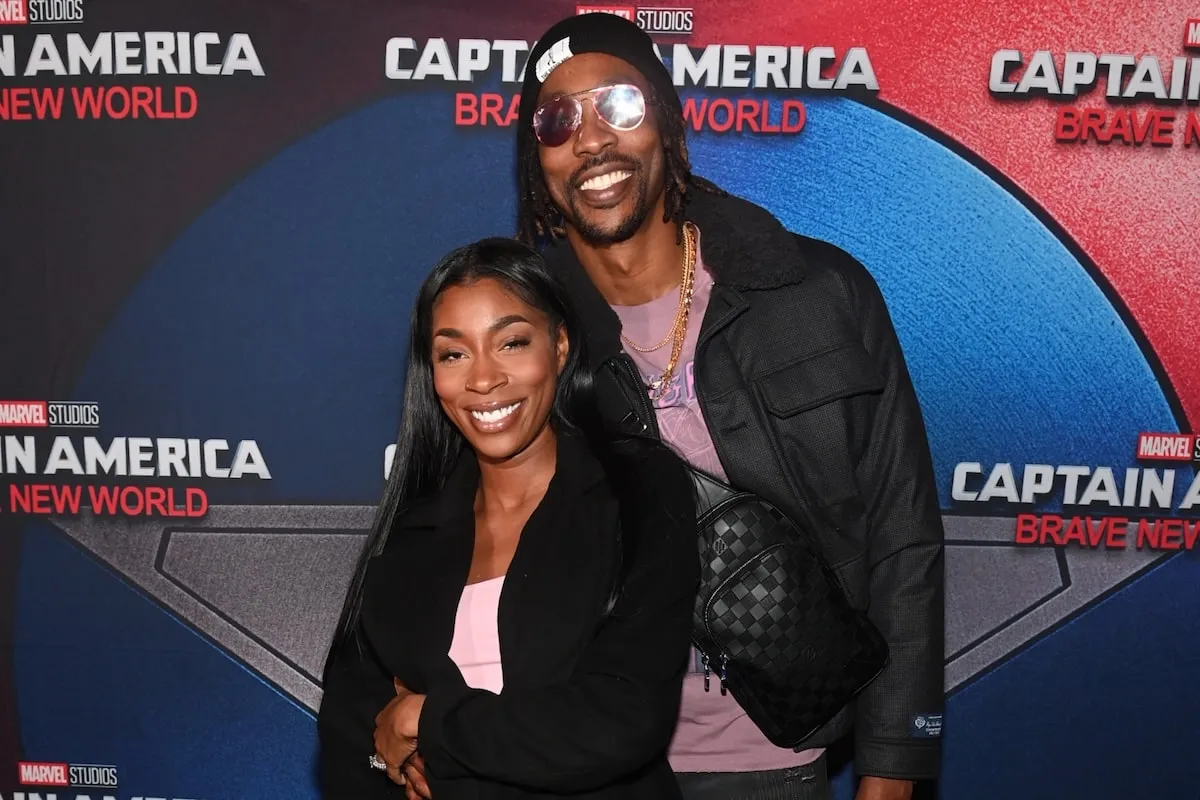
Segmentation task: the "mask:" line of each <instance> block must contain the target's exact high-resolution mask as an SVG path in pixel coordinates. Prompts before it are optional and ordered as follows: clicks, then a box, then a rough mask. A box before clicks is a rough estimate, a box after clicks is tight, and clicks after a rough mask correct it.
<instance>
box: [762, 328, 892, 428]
mask: <svg viewBox="0 0 1200 800" xmlns="http://www.w3.org/2000/svg"><path fill="white" fill-rule="evenodd" d="M755 383H756V385H757V386H758V389H759V391H760V392H762V397H763V403H764V404H765V405H766V407H767V410H768V411H770V412H771V413H772V414H774V415H776V416H779V417H790V416H792V415H793V414H799V413H800V412H802V411H809V410H811V409H814V408H816V407H817V406H821V405H824V404H826V403H829V402H832V401H834V400H837V399H839V398H843V397H851V396H853V395H857V394H870V393H874V392H879V391H882V389H883V378H881V377H880V375H879V372H878V370H876V369H875V365H874V364H873V363H872V362H871V356H870V355H869V354H868V353H867V351H866V350H865V349H864V348H863V346H862V345H860V344H858V343H857V342H849V343H847V344H844V345H840V346H838V347H835V348H833V349H831V350H825V351H823V352H821V353H817V354H816V355H810V356H807V357H805V358H803V359H801V360H799V361H793V362H792V363H790V364H785V365H784V366H782V367H779V368H777V369H775V370H772V371H771V372H768V373H766V374H764V375H761V376H759V377H758V379H757V380H756V381H755Z"/></svg>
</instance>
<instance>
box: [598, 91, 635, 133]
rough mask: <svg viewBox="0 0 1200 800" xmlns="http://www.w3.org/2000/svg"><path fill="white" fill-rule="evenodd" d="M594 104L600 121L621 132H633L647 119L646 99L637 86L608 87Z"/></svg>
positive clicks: (601, 92)
mask: <svg viewBox="0 0 1200 800" xmlns="http://www.w3.org/2000/svg"><path fill="white" fill-rule="evenodd" d="M592 102H593V103H595V106H596V114H597V115H598V116H599V117H600V119H602V120H604V121H605V122H606V123H608V124H609V125H611V126H612V127H613V128H616V129H617V130H619V131H631V130H633V129H634V128H636V127H637V126H639V125H641V124H642V121H643V120H644V119H646V98H645V97H644V96H643V95H642V90H641V89H639V88H637V87H636V86H630V85H627V84H619V85H617V86H608V87H606V88H604V89H601V90H600V91H598V92H596V94H595V99H594V100H593V101H592Z"/></svg>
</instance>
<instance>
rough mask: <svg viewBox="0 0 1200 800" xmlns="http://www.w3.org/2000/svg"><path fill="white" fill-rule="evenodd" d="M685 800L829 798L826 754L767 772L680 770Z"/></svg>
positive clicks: (677, 776)
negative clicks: (803, 762) (798, 765)
mask: <svg viewBox="0 0 1200 800" xmlns="http://www.w3.org/2000/svg"><path fill="white" fill-rule="evenodd" d="M675 777H676V778H678V779H679V788H680V789H682V790H683V797H684V800H829V776H828V775H827V774H826V768H825V756H821V757H820V758H819V759H817V760H816V761H814V762H813V763H811V764H806V765H804V766H803V767H791V768H789V769H778V770H769V771H766V772H680V773H677V774H676V776H675Z"/></svg>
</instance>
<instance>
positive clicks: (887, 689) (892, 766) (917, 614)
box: [841, 253, 945, 780]
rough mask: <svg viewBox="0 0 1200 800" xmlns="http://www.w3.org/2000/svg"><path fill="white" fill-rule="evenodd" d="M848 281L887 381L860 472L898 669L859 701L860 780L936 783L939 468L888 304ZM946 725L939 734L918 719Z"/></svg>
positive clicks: (858, 279)
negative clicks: (930, 718) (864, 777)
mask: <svg viewBox="0 0 1200 800" xmlns="http://www.w3.org/2000/svg"><path fill="white" fill-rule="evenodd" d="M841 257H842V258H843V259H844V260H845V262H846V263H845V265H844V268H843V270H842V274H843V275H845V276H846V279H847V283H848V288H849V291H850V296H851V300H852V302H853V303H854V306H855V309H856V311H857V316H858V319H859V323H860V326H861V332H862V337H863V344H864V346H865V347H866V349H867V351H868V352H869V353H870V354H871V356H872V358H873V360H874V363H875V365H876V368H877V369H878V370H879V372H880V375H881V377H882V378H883V380H884V388H883V391H882V393H881V394H880V395H879V396H878V398H877V404H876V406H875V408H874V413H873V416H872V419H871V423H870V436H869V439H868V441H869V444H868V445H867V447H866V450H865V452H863V453H862V454H861V458H860V460H859V462H858V465H857V468H856V478H857V481H858V484H859V491H860V493H861V495H862V499H863V503H864V507H865V511H866V519H867V525H868V526H869V527H868V533H867V558H868V559H869V570H870V577H869V594H870V608H869V611H868V613H869V616H870V617H871V619H872V621H873V622H874V623H875V625H876V626H877V627H878V628H879V630H880V631H881V632H882V633H883V635H884V637H885V638H886V639H887V642H888V646H889V649H890V661H889V664H888V666H887V667H886V669H885V670H884V671H883V673H882V674H881V675H880V676H879V677H878V678H877V679H876V680H875V681H874V682H873V683H872V684H871V685H870V686H868V687H867V688H866V689H865V690H864V691H863V693H862V694H861V695H860V696H859V698H858V702H857V704H856V709H857V710H856V719H855V770H856V771H857V772H858V773H859V774H862V775H876V776H879V777H887V778H903V779H908V780H918V779H928V778H936V777H937V775H938V771H939V765H940V754H941V749H940V744H941V742H940V738H934V737H931V736H930V735H929V733H928V732H929V731H934V730H936V732H937V735H938V736H940V732H941V728H940V715H941V713H942V707H943V704H944V695H945V692H944V678H943V669H944V667H943V663H944V658H943V653H944V647H945V645H944V639H943V636H944V633H943V627H944V605H943V560H942V549H943V540H944V533H943V529H942V519H941V512H940V509H939V505H938V498H937V488H936V482H935V479H934V472H933V462H932V458H931V457H930V452H929V443H928V441H927V439H926V434H925V425H924V422H923V420H922V418H921V410H920V407H919V406H918V404H917V397H916V393H915V392H914V390H913V385H912V381H911V379H910V378H909V374H908V369H907V367H906V366H905V362H904V356H903V354H902V352H901V349H900V343H899V340H898V339H897V337H896V332H895V329H894V328H893V326H892V321H891V318H890V316H889V314H888V310H887V307H886V305H885V304H884V300H883V296H882V294H881V293H880V291H879V287H878V286H877V284H876V283H875V281H874V279H873V278H872V277H871V276H870V274H869V273H868V272H867V271H866V269H865V268H864V267H863V266H862V265H861V264H859V263H858V262H857V261H855V260H854V259H853V258H851V257H850V256H848V255H846V254H844V253H842V254H841ZM931 714H932V715H937V716H938V717H939V725H938V726H936V728H935V727H931V726H927V725H926V726H921V725H918V724H917V718H918V717H928V716H929V715H931Z"/></svg>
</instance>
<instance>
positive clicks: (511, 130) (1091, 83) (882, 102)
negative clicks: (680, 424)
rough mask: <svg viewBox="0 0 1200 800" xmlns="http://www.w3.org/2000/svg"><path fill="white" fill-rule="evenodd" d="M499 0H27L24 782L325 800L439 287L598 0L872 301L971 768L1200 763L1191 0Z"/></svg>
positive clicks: (13, 122) (1115, 794) (694, 136)
mask: <svg viewBox="0 0 1200 800" xmlns="http://www.w3.org/2000/svg"><path fill="white" fill-rule="evenodd" d="M685 3H686V4H685ZM505 6H506V4H501V3H490V2H483V0H477V2H473V3H470V2H449V1H445V2H415V1H414V2H403V1H402V0H370V1H369V2H368V1H367V0H362V1H361V2H339V3H315V2H301V1H300V0H290V1H289V0H270V1H264V2H256V3H242V2H234V1H233V0H225V1H224V2H221V1H220V0H210V2H205V3H164V2H159V1H157V0H0V229H2V230H3V238H2V242H3V250H2V251H0V265H2V270H0V276H2V277H0V280H2V287H3V291H2V294H0V299H2V302H3V306H2V311H0V336H2V337H3V339H2V340H3V344H4V346H3V347H2V348H0V351H2V352H0V382H2V384H0V385H2V389H0V798H4V800H14V799H15V800H32V799H33V798H42V800H44V799H45V798H49V797H55V798H56V799H57V800H63V799H64V798H68V799H69V800H82V798H84V797H86V798H88V800H98V799H99V798H114V799H115V800H129V798H168V799H169V798H189V799H190V800H256V799H257V798H288V799H289V800H292V799H293V798H316V796H317V795H316V790H315V788H314V755H315V750H316V735H315V723H314V709H315V708H316V707H317V706H318V704H319V701H320V692H321V687H320V680H319V676H320V674H321V666H322V662H323V658H324V654H325V648H326V646H327V642H328V639H329V636H330V633H331V631H332V628H333V625H334V621H335V618H336V615H337V611H338V609H339V605H340V602H341V597H342V593H343V591H344V587H345V584H346V581H347V579H348V575H349V571H350V569H351V565H352V562H353V559H354V557H355V554H356V550H357V548H358V547H359V544H360V541H361V536H362V532H363V529H364V527H365V526H366V524H367V522H368V520H369V519H370V516H371V511H372V506H373V504H374V503H375V502H376V501H377V498H378V495H379V492H380V490H381V488H382V485H383V476H384V464H385V461H386V459H387V457H388V445H389V443H390V442H391V441H393V440H394V437H395V432H396V425H397V421H398V418H399V403H400V387H401V381H402V370H403V367H404V365H403V363H402V362H403V355H402V354H403V351H404V346H405V341H404V337H405V329H406V325H407V320H408V315H409V310H410V307H411V303H412V301H413V296H414V292H415V289H416V287H417V285H418V283H419V281H420V279H421V278H422V277H423V276H424V274H425V273H426V271H427V270H428V269H429V267H430V266H431V265H432V264H433V263H434V262H435V261H436V260H437V258H438V257H439V256H440V255H441V254H443V253H444V252H446V251H447V250H449V249H450V248H451V247H454V246H457V245H459V244H462V243H465V242H467V241H470V240H473V239H476V238H479V237H482V236H485V235H493V234H501V235H507V234H510V233H512V232H513V231H514V230H515V202H514V198H515V186H514V183H515V181H514V174H515V170H514V163H513V160H514V137H515V127H514V126H515V121H516V117H517V103H516V95H517V92H518V90H519V82H520V78H521V75H522V72H523V69H524V67H525V58H526V55H527V54H528V51H529V48H530V46H531V44H532V42H533V41H534V39H535V38H536V37H537V36H538V35H539V33H540V32H541V31H543V30H544V29H545V28H546V27H547V26H548V25H549V24H550V23H552V22H554V21H555V20H557V19H559V18H561V17H563V16H565V15H569V14H575V13H584V12H611V13H619V14H624V15H627V16H629V17H630V18H632V19H635V20H636V21H637V22H638V24H640V25H641V26H642V27H643V28H645V29H646V30H647V31H648V32H650V33H651V34H652V35H653V36H654V37H655V39H656V41H657V42H658V47H659V51H660V53H661V55H662V57H663V59H664V62H665V63H666V64H667V65H668V67H669V69H670V71H671V74H672V75H673V77H674V81H675V83H676V84H677V85H678V87H679V88H680V91H681V93H682V94H683V96H684V99H685V112H684V113H685V115H686V117H687V124H688V129H689V133H690V146H691V153H692V156H693V160H694V163H695V165H696V168H697V171H698V172H699V173H700V174H703V175H705V176H707V177H709V178H711V179H713V180H715V181H716V182H718V183H720V184H722V185H723V186H725V187H726V188H727V189H729V190H730V191H732V192H735V193H737V194H741V195H743V196H745V197H748V198H750V199H752V200H754V201H755V202H758V203H760V204H762V205H764V206H766V207H767V208H769V209H771V210H772V211H773V212H774V213H775V214H776V215H777V216H778V217H779V218H780V219H781V220H783V222H784V223H785V224H786V225H787V226H789V227H790V228H792V229H793V230H796V231H801V232H804V233H806V234H809V235H813V236H817V237H821V238H825V239H828V240H830V241H832V242H835V243H836V244H838V245H840V246H841V247H843V248H845V249H846V250H848V251H850V252H851V253H853V254H854V255H855V256H857V257H858V258H859V259H861V260H862V261H863V262H864V263H865V264H866V265H867V266H868V268H869V269H870V270H871V271H872V272H873V273H874V275H875V276H876V278H877V279H878V281H879V283H880V285H881V287H882V289H883V291H884V294H885V296H886V299H887V301H888V304H889V306H890V308H891V311H892V313H893V316H894V319H895V322H896V326H897V329H898V331H899V334H900V337H901V339H902V342H903V344H904V346H905V350H906V353H907V356H908V359H909V364H910V367H911V370H912V373H913V377H914V380H915V383H916V386H917V390H918V393H919V395H920V399H921V401H922V406H923V409H924V413H925V417H926V420H927V424H928V428H929V435H930V438H931V443H932V447H933V454H934V459H935V462H936V468H937V478H938V483H939V491H940V496H941V501H942V507H943V510H944V514H945V521H946V531H947V551H946V561H947V597H946V636H947V641H946V654H947V660H946V692H947V695H948V701H947V709H946V715H945V728H944V733H943V741H944V746H945V766H944V770H943V776H942V780H941V782H940V786H939V789H938V793H939V796H940V797H942V798H945V799H946V800H988V799H989V798H997V799H999V798H1011V797H1023V798H1043V797H1044V798H1055V799H1056V800H1057V799H1058V798H1076V797H1079V798H1083V797H1087V798H1129V797H1137V798H1151V799H1152V800H1158V799H1159V798H1163V799H1171V798H1195V797H1197V796H1198V794H1197V792H1200V790H1198V789H1197V788H1196V787H1197V785H1200V759H1197V757H1196V743H1197V741H1200V688H1198V686H1197V674H1200V547H1198V546H1197V540H1198V538H1200V481H1198V480H1197V478H1196V464H1197V461H1198V460H1200V443H1198V441H1197V437H1196V435H1194V434H1193V433H1192V431H1193V430H1194V429H1195V428H1196V427H1197V423H1200V347H1197V342H1198V341H1200V339H1198V334H1197V324H1198V321H1200V225H1198V223H1200V4H1197V3H1196V2H1194V0H1154V2H1151V1H1150V0H1144V1H1142V2H1137V1H1131V2H1126V3H1123V4H1118V5H1113V4H1110V3H1100V2H1093V1H1092V0H1086V2H1085V1H1084V0H1081V2H1078V3H1076V4H1074V5H1073V6H1072V7H1071V8H1070V9H1069V10H1068V9H1067V8H1066V6H1065V5H1062V4H1053V3H1031V2H1027V1H1026V0H992V1H991V2H989V3H981V4H975V5H973V6H971V7H970V8H968V7H965V6H963V5H962V4H959V3H953V2H948V1H947V0H923V1H921V0H814V2H811V3H804V4H795V3H790V2H784V1H783V0H755V1H754V2H738V3H729V2H716V0H690V2H687V0H671V3H670V4H666V0H664V4H663V5H659V6H655V7H643V6H619V5H618V6H584V5H576V4H572V3H568V2H562V1H560V0H541V2H529V3H523V4H521V6H522V8H521V10H520V12H519V13H518V11H517V10H515V6H514V7H513V10H511V11H510V10H508V9H506V8H505ZM365 759H366V754H364V769H366V766H365V763H366V762H365ZM837 785H838V795H839V797H840V798H848V797H850V794H851V791H852V788H851V780H850V773H849V772H848V771H845V770H843V772H842V773H841V774H840V777H839V778H838V780H837Z"/></svg>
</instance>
